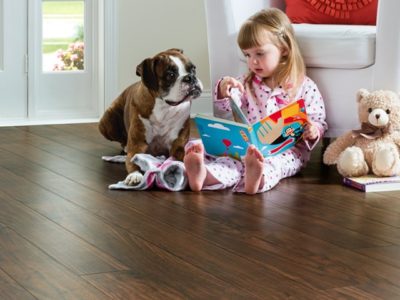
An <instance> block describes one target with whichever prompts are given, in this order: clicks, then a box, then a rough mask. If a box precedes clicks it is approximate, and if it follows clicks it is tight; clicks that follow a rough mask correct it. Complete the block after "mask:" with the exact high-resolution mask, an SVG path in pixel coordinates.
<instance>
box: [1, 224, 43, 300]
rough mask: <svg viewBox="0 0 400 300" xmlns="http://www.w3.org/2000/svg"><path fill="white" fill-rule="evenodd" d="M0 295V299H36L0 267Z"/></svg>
mask: <svg viewBox="0 0 400 300" xmlns="http://www.w3.org/2000/svg"><path fill="white" fill-rule="evenodd" d="M3 229H4V227H0V231H1V230H3ZM0 295H1V299H10V300H11V299H15V300H34V299H36V298H35V297H33V296H32V295H31V294H30V293H29V292H28V291H26V290H25V289H24V288H23V287H21V286H20V285H19V284H18V283H17V282H16V281H15V280H14V279H12V278H11V277H10V276H8V275H7V274H6V273H5V272H4V271H3V270H1V269H0Z"/></svg>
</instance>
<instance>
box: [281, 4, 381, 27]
mask: <svg viewBox="0 0 400 300" xmlns="http://www.w3.org/2000/svg"><path fill="white" fill-rule="evenodd" d="M285 2H286V14H287V15H288V17H289V18H290V20H291V21H292V22H293V23H311V24H352V25H375V24H376V11H377V6H378V0H286V1H285Z"/></svg>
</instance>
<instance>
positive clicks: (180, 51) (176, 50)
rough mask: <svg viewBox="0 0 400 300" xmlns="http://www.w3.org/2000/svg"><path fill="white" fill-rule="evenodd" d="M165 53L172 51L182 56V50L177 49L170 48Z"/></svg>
mask: <svg viewBox="0 0 400 300" xmlns="http://www.w3.org/2000/svg"><path fill="white" fill-rule="evenodd" d="M167 51H168V52H169V51H172V52H179V53H181V54H183V50H182V49H179V48H171V49H168V50H167Z"/></svg>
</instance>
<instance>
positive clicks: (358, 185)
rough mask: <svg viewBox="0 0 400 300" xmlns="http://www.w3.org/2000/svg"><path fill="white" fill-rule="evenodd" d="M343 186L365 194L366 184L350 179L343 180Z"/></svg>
mask: <svg viewBox="0 0 400 300" xmlns="http://www.w3.org/2000/svg"><path fill="white" fill-rule="evenodd" d="M343 184H344V185H347V186H350V187H353V188H355V189H357V190H360V191H363V192H365V184H361V183H358V182H355V181H352V180H350V179H348V178H343Z"/></svg>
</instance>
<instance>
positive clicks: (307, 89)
mask: <svg viewBox="0 0 400 300" xmlns="http://www.w3.org/2000/svg"><path fill="white" fill-rule="evenodd" d="M300 98H303V99H304V102H305V106H306V111H307V115H308V120H309V122H310V124H309V126H313V127H316V129H317V133H318V134H317V138H316V139H314V140H306V144H307V145H308V147H309V149H310V150H311V149H313V148H314V147H315V145H316V144H317V143H318V141H319V140H320V139H321V137H322V136H323V135H324V133H325V131H326V130H327V129H328V125H327V123H326V120H325V119H326V114H325V104H324V100H323V98H322V96H321V93H320V92H319V90H318V87H317V85H316V84H315V83H314V81H312V80H311V79H310V78H308V77H307V78H306V79H305V81H304V83H303V88H302V95H300Z"/></svg>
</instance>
